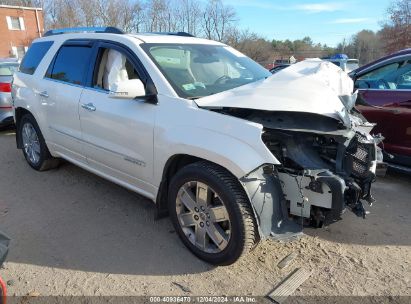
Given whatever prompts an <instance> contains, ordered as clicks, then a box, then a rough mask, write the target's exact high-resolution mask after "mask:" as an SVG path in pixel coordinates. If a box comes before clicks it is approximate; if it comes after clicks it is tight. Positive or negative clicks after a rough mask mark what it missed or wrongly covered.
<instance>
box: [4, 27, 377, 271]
mask: <svg viewBox="0 0 411 304" xmlns="http://www.w3.org/2000/svg"><path fill="white" fill-rule="evenodd" d="M352 90H353V84H352V81H351V80H350V79H349V78H348V76H347V75H346V74H345V73H343V72H342V71H341V70H340V69H338V68H337V67H335V66H334V65H332V64H330V63H325V62H322V61H320V60H311V61H307V62H302V63H298V64H295V65H293V66H291V67H289V68H288V69H286V70H283V71H281V72H279V73H277V74H276V75H273V76H271V74H270V73H269V72H268V71H266V70H265V69H264V68H262V67H261V66H260V65H258V64H257V63H255V62H254V61H252V60H251V59H249V58H248V57H246V56H244V55H243V54H241V53H239V52H237V51H235V50H234V49H232V48H230V47H228V46H226V45H224V44H221V43H218V42H214V41H209V40H204V39H199V38H195V37H190V36H189V35H187V34H185V33H165V34H159V33H157V34H156V33H152V34H138V35H131V34H124V33H122V32H121V31H119V30H117V29H115V28H93V29H90V28H88V29H87V28H81V29H66V30H57V31H51V32H48V33H46V35H45V37H43V38H40V39H37V40H35V41H34V42H33V44H32V46H31V48H30V49H29V51H28V53H27V55H26V56H25V58H24V59H23V62H22V64H21V66H20V71H19V72H17V73H16V74H15V77H14V82H13V89H12V96H13V102H14V119H15V123H16V126H17V146H18V148H20V149H23V153H24V156H25V158H26V160H27V162H28V163H29V165H30V166H31V167H33V168H34V169H36V170H39V171H42V170H46V169H50V168H54V167H56V166H57V165H58V163H59V159H65V160H68V161H69V162H71V163H74V164H76V165H78V166H80V167H82V168H84V169H86V170H89V171H91V172H93V173H95V174H98V175H99V176H102V177H104V178H106V179H108V180H111V181H113V182H115V183H117V184H119V185H122V186H124V187H126V188H128V189H131V190H132V191H135V192H138V193H140V194H141V195H143V196H145V197H148V198H149V199H151V200H152V201H153V202H155V203H156V206H157V211H158V214H159V215H164V214H169V215H170V217H171V220H172V222H173V224H174V226H175V229H176V231H177V232H178V235H179V236H180V238H181V239H182V241H183V242H184V244H185V245H186V246H187V247H188V248H189V249H190V250H191V251H192V252H193V253H194V254H196V255H197V256H198V257H200V258H201V259H204V260H206V261H208V262H210V263H213V264H219V265H227V264H230V263H233V262H234V261H236V260H237V259H238V258H239V257H240V256H242V255H243V254H245V253H247V252H248V251H249V250H251V249H252V248H254V247H255V245H256V244H257V243H258V241H259V240H261V239H266V238H274V239H288V238H290V237H295V236H297V235H300V234H301V230H302V227H301V223H302V222H304V223H307V222H310V221H311V223H312V224H315V225H316V226H321V225H322V224H324V223H329V222H332V221H335V220H337V219H339V218H340V215H341V214H342V212H343V211H344V210H345V208H346V207H349V208H350V209H352V210H354V211H356V213H358V214H360V215H364V214H365V211H364V208H363V205H362V201H368V202H372V201H373V198H372V196H371V194H370V186H371V183H372V182H373V181H374V178H375V170H376V164H377V161H376V160H377V148H376V143H377V140H378V139H375V138H374V137H372V136H370V135H369V132H370V130H371V129H372V125H371V124H369V123H367V122H366V121H365V120H364V119H363V118H362V117H361V116H360V115H359V114H358V113H357V112H356V111H355V109H353V106H354V103H355V98H356V96H355V94H354V95H353V94H352Z"/></svg>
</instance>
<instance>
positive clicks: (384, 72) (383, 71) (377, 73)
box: [355, 62, 401, 90]
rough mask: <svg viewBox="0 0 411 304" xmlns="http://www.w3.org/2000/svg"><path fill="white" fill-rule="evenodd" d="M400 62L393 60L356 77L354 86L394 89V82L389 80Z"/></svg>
mask: <svg viewBox="0 0 411 304" xmlns="http://www.w3.org/2000/svg"><path fill="white" fill-rule="evenodd" d="M400 66H401V62H395V63H391V64H388V65H385V66H383V67H380V68H378V69H375V70H373V71H371V72H369V73H367V74H365V75H363V76H361V77H359V78H358V79H357V81H356V82H355V87H356V88H359V89H374V90H390V89H395V84H393V83H392V82H391V81H390V78H391V76H392V75H393V74H395V73H396V72H397V70H398V69H399V67H400Z"/></svg>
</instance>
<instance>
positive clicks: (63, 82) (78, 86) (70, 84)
mask: <svg viewBox="0 0 411 304" xmlns="http://www.w3.org/2000/svg"><path fill="white" fill-rule="evenodd" d="M43 79H44V80H48V81H53V82H57V83H61V84H66V85H69V86H72V87H76V88H81V89H84V86H83V85H79V84H75V83H71V82H67V81H62V80H58V79H52V78H49V77H43Z"/></svg>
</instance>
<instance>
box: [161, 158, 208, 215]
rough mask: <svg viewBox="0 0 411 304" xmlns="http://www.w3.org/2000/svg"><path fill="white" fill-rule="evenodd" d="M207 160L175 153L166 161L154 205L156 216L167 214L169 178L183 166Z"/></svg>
mask: <svg viewBox="0 0 411 304" xmlns="http://www.w3.org/2000/svg"><path fill="white" fill-rule="evenodd" d="M198 161H208V160H206V159H203V158H200V157H197V156H193V155H189V154H175V155H172V156H171V157H170V158H169V159H168V160H167V161H166V164H165V166H164V169H163V174H162V177H161V182H160V186H159V189H158V193H157V199H156V206H157V217H158V218H159V217H165V216H167V215H168V211H167V199H168V186H169V183H170V179H171V178H172V177H173V176H174V175H175V174H176V173H177V172H178V170H180V169H181V168H183V167H184V166H187V165H189V164H192V163H195V162H198Z"/></svg>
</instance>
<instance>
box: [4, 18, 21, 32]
mask: <svg viewBox="0 0 411 304" xmlns="http://www.w3.org/2000/svg"><path fill="white" fill-rule="evenodd" d="M6 19H7V25H8V28H9V30H17V31H24V30H25V26H24V19H23V17H10V16H7V17H6Z"/></svg>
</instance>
